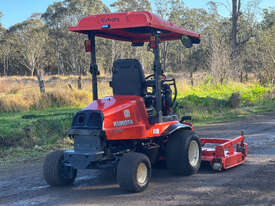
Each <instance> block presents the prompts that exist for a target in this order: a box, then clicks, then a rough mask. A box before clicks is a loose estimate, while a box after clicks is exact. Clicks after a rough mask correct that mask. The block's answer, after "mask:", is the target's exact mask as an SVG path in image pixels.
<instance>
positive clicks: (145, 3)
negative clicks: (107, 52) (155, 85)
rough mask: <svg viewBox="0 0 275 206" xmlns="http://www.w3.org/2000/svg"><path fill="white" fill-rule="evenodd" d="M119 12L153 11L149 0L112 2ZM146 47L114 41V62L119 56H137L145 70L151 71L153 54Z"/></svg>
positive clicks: (118, 0)
mask: <svg viewBox="0 0 275 206" xmlns="http://www.w3.org/2000/svg"><path fill="white" fill-rule="evenodd" d="M111 7H113V8H114V9H115V11H117V12H127V11H152V6H151V3H150V1H149V0H117V1H115V2H113V3H112V4H111ZM145 53H146V48H144V47H142V48H133V47H131V46H130V44H129V43H128V42H127V43H124V42H116V41H112V62H113V61H114V60H115V59H118V58H137V59H139V60H140V61H141V64H142V65H143V67H144V69H145V72H151V70H150V68H151V63H152V55H151V54H150V53H147V54H148V55H145Z"/></svg>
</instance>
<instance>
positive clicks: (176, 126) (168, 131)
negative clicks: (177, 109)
mask: <svg viewBox="0 0 275 206" xmlns="http://www.w3.org/2000/svg"><path fill="white" fill-rule="evenodd" d="M179 129H186V130H193V125H192V124H191V123H180V122H179V123H176V124H172V125H170V126H169V127H168V128H167V129H166V130H165V131H164V132H163V133H162V136H168V135H170V134H172V133H173V132H175V131H177V130H179Z"/></svg>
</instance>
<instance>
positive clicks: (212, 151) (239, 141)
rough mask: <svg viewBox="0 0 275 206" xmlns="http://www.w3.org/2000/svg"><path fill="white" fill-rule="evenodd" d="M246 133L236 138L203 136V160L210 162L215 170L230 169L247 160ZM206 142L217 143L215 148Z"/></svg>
mask: <svg viewBox="0 0 275 206" xmlns="http://www.w3.org/2000/svg"><path fill="white" fill-rule="evenodd" d="M244 139H245V137H244V135H241V136H239V137H236V138H234V139H215V138H201V139H200V140H201V145H202V161H207V162H209V163H210V165H211V167H212V168H213V169H214V170H218V171H221V170H223V169H229V168H232V167H235V166H237V165H241V164H243V163H244V162H245V159H246V156H247V144H246V143H244ZM206 144H208V145H209V144H216V146H215V148H213V147H210V148H209V147H206V146H207V145H206Z"/></svg>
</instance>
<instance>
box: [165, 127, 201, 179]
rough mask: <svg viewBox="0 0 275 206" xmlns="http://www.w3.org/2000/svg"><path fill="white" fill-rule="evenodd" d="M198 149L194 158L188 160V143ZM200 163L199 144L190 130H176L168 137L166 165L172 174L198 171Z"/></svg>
mask: <svg viewBox="0 0 275 206" xmlns="http://www.w3.org/2000/svg"><path fill="white" fill-rule="evenodd" d="M191 142H192V145H193V146H195V147H196V144H197V146H198V148H197V149H198V150H199V151H197V150H196V151H197V153H196V154H199V156H198V157H197V155H195V157H194V158H195V159H193V160H192V161H194V162H191V161H190V160H189V148H190V145H191ZM200 164H201V144H200V139H199V137H198V136H196V135H195V133H194V132H193V131H190V130H178V131H176V132H174V133H173V134H171V135H170V136H169V138H168V143H167V147H166V165H167V168H168V169H169V170H170V171H171V172H172V173H174V174H181V175H191V174H195V173H197V172H198V170H199V169H200Z"/></svg>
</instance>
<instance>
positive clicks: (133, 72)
mask: <svg viewBox="0 0 275 206" xmlns="http://www.w3.org/2000/svg"><path fill="white" fill-rule="evenodd" d="M111 87H112V88H113V93H114V95H135V96H144V94H145V76H144V72H143V70H142V66H141V64H140V63H139V61H138V60H137V59H118V60H116V61H115V62H114V64H113V77H112V82H111Z"/></svg>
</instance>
